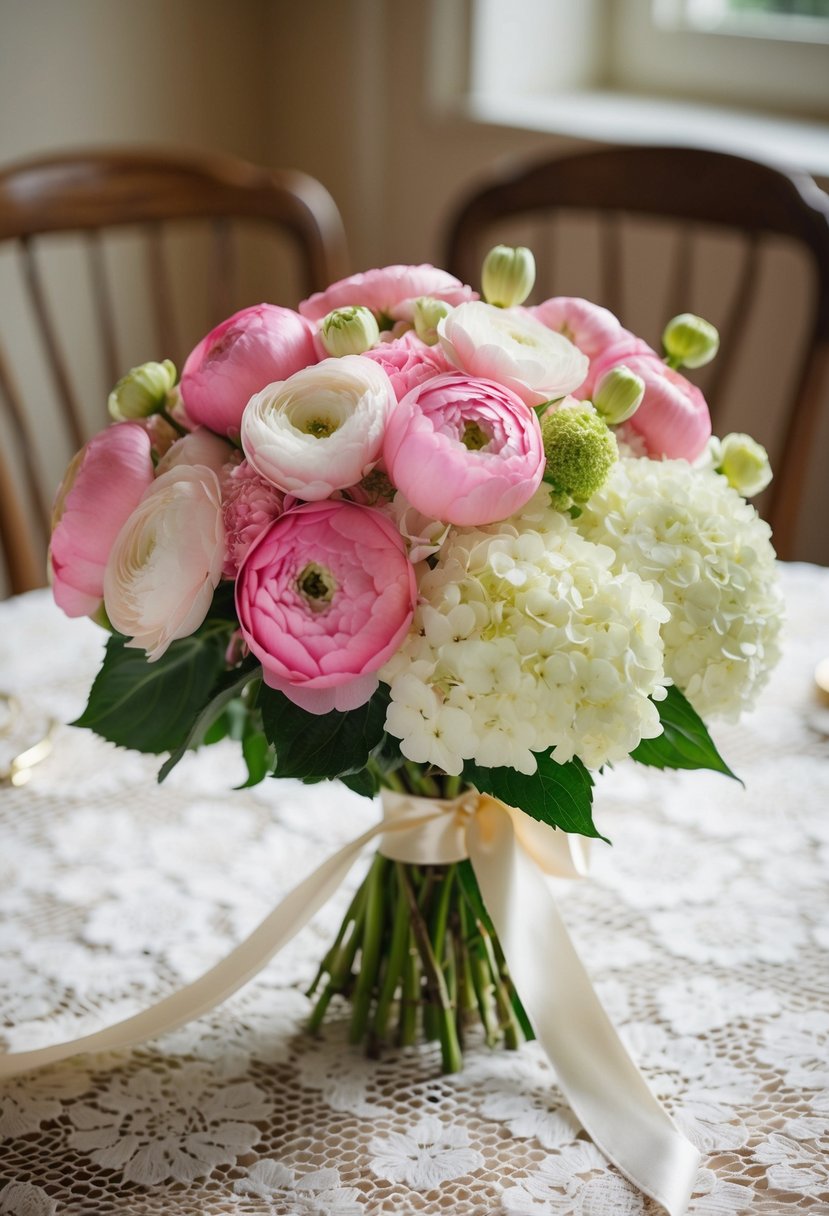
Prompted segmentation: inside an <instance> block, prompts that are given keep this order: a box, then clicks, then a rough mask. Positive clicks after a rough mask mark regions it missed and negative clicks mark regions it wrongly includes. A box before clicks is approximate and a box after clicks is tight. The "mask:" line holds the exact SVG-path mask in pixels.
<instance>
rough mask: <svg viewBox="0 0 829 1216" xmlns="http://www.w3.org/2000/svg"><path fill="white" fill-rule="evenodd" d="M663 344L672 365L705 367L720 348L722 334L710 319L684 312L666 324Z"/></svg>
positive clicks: (675, 366)
mask: <svg viewBox="0 0 829 1216" xmlns="http://www.w3.org/2000/svg"><path fill="white" fill-rule="evenodd" d="M662 345H663V346H664V348H665V354H666V355H667V356H668V363H669V364H670V366H671V367H673V368H677V367H703V366H704V365H705V364H706V363H710V362H711V360H712V359H713V358H714V355H716V353H717V351H718V350H719V347H720V335H719V334H718V333H717V331H716V329H715V328H714V326H713V325H712V324H711V322H710V321H704V320H703V318H702V317H696V316H694V314H693V313H692V312H683V313H680V315H679V316H678V317H674V318H673V320H671V321H669V322H668V324H667V325H666V326H665V332H664V333H663V335H662Z"/></svg>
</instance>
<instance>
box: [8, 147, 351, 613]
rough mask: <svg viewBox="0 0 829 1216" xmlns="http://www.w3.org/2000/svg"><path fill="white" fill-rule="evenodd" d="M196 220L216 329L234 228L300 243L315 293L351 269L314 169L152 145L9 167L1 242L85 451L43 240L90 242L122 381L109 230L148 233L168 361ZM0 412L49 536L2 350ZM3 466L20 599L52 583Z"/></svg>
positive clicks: (103, 328) (106, 350)
mask: <svg viewBox="0 0 829 1216" xmlns="http://www.w3.org/2000/svg"><path fill="white" fill-rule="evenodd" d="M195 219H204V220H208V221H210V222H211V223H210V227H211V266H210V272H211V273H210V279H211V289H210V293H211V299H210V309H211V315H212V316H214V317H215V318H216V321H218V320H220V319H221V318H222V317H224V316H227V315H228V314H229V313H230V311H231V303H230V287H231V283H232V279H233V273H234V268H235V267H234V256H233V244H232V238H231V226H232V224H233V223H234V222H238V221H240V220H242V221H248V220H252V221H258V222H262V223H264V224H267V225H271V226H274V227H275V228H277V229H279V230H281V231H282V232H284V233H285V234H286V235H287V236H288V237H289V238H291V239H292V241H293V244H294V246H295V248H296V249H297V250H298V252H299V255H300V259H301V273H302V278H303V286H304V292H305V294H310V293H311V292H313V291H320V290H322V289H323V288H324V287H326V286H327V285H328V284H329V283H331V282H332V281H333V280H335V279H338V278H341V277H342V276H343V275H344V274H346V273H347V269H348V267H347V253H346V243H345V235H344V231H343V225H342V221H341V219H340V215H339V212H338V210H337V207H336V204H335V203H334V201H333V199H332V198H331V195H330V194H329V193H328V191H327V190H326V189H325V187H324V186H322V184H321V183H320V182H318V181H316V180H315V179H314V178H312V177H309V176H307V175H306V174H304V173H300V172H296V171H291V170H273V169H265V168H261V167H259V166H255V165H252V164H249V163H247V162H246V161H241V160H236V159H234V158H231V157H228V156H218V155H212V154H199V153H177V152H169V151H165V150H151V149H147V150H135V149H112V150H98V149H89V150H83V151H78V152H65V153H61V154H59V155H52V156H44V157H39V158H37V159H34V160H28V161H24V162H19V163H16V164H12V165H9V166H8V167H6V168H4V169H2V170H0V242H10V241H14V242H15V243H16V244H17V246H18V247H19V251H20V256H21V259H22V271H23V280H24V283H25V290H26V292H27V294H28V298H29V304H30V306H31V309H32V313H33V316H34V318H35V320H36V322H37V324H38V327H39V331H40V336H41V339H42V343H43V349H44V352H45V356H46V360H47V363H48V366H49V369H50V373H51V376H52V379H53V381H54V385H55V388H56V391H57V395H58V398H59V400H60V404H61V407H62V410H63V413H64V416H65V420H66V424H67V428H68V433H69V436H70V437H71V440H72V442H73V445H74V447H76V448H79V447H81V445H82V444H83V442H84V441H85V439H86V438H88V436H87V435H86V434H85V428H84V424H83V420H82V414H81V410H80V407H79V402H78V399H77V395H76V393H75V390H74V388H73V385H72V382H71V378H70V375H69V370H68V366H67V363H66V360H65V358H64V356H63V353H62V351H61V347H60V343H59V340H58V336H57V330H56V326H55V323H54V319H53V315H52V313H51V312H50V308H49V303H48V298H47V292H46V288H45V284H44V280H43V276H42V273H41V270H40V267H39V265H38V260H37V257H36V249H35V246H36V238H37V237H39V236H42V235H44V234H46V233H79V234H82V235H83V237H84V241H85V244H86V252H87V256H88V262H89V272H90V282H91V285H92V298H93V307H94V310H95V317H96V322H97V325H98V329H99V339H100V345H101V352H102V357H103V360H104V368H105V371H106V378H107V382H108V383H111V384H114V383H115V382H116V380H117V379H118V378H119V376H120V375H122V374H123V372H124V370H125V369H123V368H122V367H121V366H120V364H119V360H118V351H117V344H116V335H115V329H114V325H113V311H112V298H113V297H112V291H111V285H110V282H109V280H108V277H107V272H106V265H105V260H104V254H103V244H102V233H103V232H104V230H111V229H113V228H117V227H126V226H138V227H140V228H142V229H143V230H144V231H145V232H146V235H147V252H148V258H149V270H150V282H151V284H152V293H153V298H152V301H151V303H152V307H153V313H154V323H155V328H156V332H157V338H158V349H159V350H160V351H163V352H165V354H168V353H171V352H176V351H177V350H178V343H177V340H176V328H175V319H174V315H173V308H172V297H171V290H170V276H169V270H168V267H167V263H166V260H165V251H164V245H163V240H162V231H163V229H164V227H165V226H166V225H167V224H168V223H169V222H170V221H178V220H195ZM0 406H5V410H6V416H7V419H8V421H9V424H10V426H11V428H12V433H13V434H14V436H15V441H16V442H17V444H18V446H19V450H20V452H21V453H22V456H23V465H24V467H23V469H22V470H21V472H22V475H23V483H24V485H25V488H26V492H27V493H28V495H29V497H30V499H31V502H32V504H33V506H34V508H35V513H36V515H37V517H38V526H39V529H40V530H41V532H43V533H44V535H45V536H46V537H48V530H49V504H48V502H47V501H45V496H44V494H43V490H42V487H41V486H40V482H39V479H38V475H37V471H36V467H35V462H34V458H33V454H32V443H31V434H30V430H29V427H28V425H27V422H26V418H27V414H26V411H25V409H24V405H23V397H22V394H21V392H20V390H19V388H18V386H17V384H16V382H15V379H14V376H13V373H12V369H11V366H10V365H9V363H8V361H7V360H6V359H5V358H4V356H3V353H2V350H0ZM2 464H3V454H2V452H0V545H1V546H2V548H3V550H4V552H5V554H6V559H7V567H8V575H9V581H10V585H11V589H12V591H13V592H15V593H16V592H20V591H24V590H28V589H29V588H31V587H36V586H40V585H42V583H43V581H44V578H45V572H44V570H43V564H42V561H39V560H38V557H37V549H38V546H37V544H36V543H35V542H34V540H33V539H32V536H31V530H30V529H29V528H27V527H26V522H27V519H26V517H27V512H26V509H25V508H24V507H23V505H22V504H21V502H20V501H19V497H18V496H17V495H16V494H15V491H14V489H13V485H12V480H11V477H10V475H9V472H8V470H4V469H3V468H2ZM27 538H28V539H27Z"/></svg>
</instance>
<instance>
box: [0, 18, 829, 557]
mask: <svg viewBox="0 0 829 1216" xmlns="http://www.w3.org/2000/svg"><path fill="white" fill-rule="evenodd" d="M434 6H437V7H438V9H439V10H440V11H441V15H442V16H443V17H444V18H446V16H447V13H451V15H457V16H459V17H460V18H462V17H463V13H464V9H465V7H466V0H434ZM432 11H433V5H432V4H430V3H428V2H427V0H418V2H417V3H414V4H412V3H409V2H404V0H303V2H302V3H301V4H300V3H296V2H295V0H0V162H6V161H8V160H10V159H12V158H15V157H19V156H24V155H29V154H33V153H37V152H41V151H48V150H53V149H55V148H61V147H71V146H78V145H84V144H112V143H131V142H136V143H143V144H147V143H150V144H163V145H171V146H176V145H178V146H182V145H189V146H193V147H201V148H207V149H216V150H220V151H228V152H232V153H236V154H239V155H242V156H245V157H248V158H250V159H252V160H256V161H259V162H261V163H263V164H269V165H275V166H292V167H296V168H300V169H304V170H305V171H307V172H309V173H311V174H313V175H314V176H316V177H318V178H319V179H320V180H321V181H322V182H323V183H324V184H325V185H326V186H327V187H328V189H329V190H330V191H331V193H332V194H333V196H334V198H335V200H336V201H337V203H338V205H339V207H340V209H341V211H342V214H343V218H344V220H345V224H346V231H347V233H348V235H349V243H350V247H351V255H352V257H351V260H352V265H353V268H354V269H363V268H366V267H367V266H371V265H378V264H383V263H386V262H397V261H400V262H409V261H411V262H417V261H439V260H440V258H441V256H442V236H443V231H444V225H445V222H446V217H447V215H448V214H449V212H450V210H451V208H452V206H453V205H454V204H455V203H456V201H457V200H458V198H459V197H460V196H461V194H462V193H463V192H464V191H465V189H466V188H467V187H468V185H469V183H470V182H471V181H473V180H474V178H475V177H476V176H477V175H478V174H480V173H481V172H482V171H483V170H484V169H485V168H486V167H487V166H489V165H491V164H492V162H493V161H495V160H497V159H498V158H502V157H512V156H519V155H521V154H525V153H531V152H535V151H541V150H548V151H549V150H552V149H555V148H566V147H574V146H576V145H575V144H574V142H573V141H571V140H567V139H564V138H561V137H553V136H545V135H540V134H538V133H535V134H533V133H529V132H522V131H517V130H515V131H513V130H509V129H507V128H496V127H485V126H481V125H473V124H470V123H467V122H465V121H463V120H461V119H460V118H457V117H452V116H450V115H448V114H447V113H446V112H443V113H441V112H440V110H439V109H438V108H437V107H436V106H435V105H434V104H433V103H432V102H431V101H430V100H429V98H428V97H427V89H426V82H427V79H428V76H429V60H430V56H429V51H430V45H429V38H430V30H431V28H432V26H431V17H432ZM2 270H3V266H2V262H1V261H0V308H2V312H3V316H4V321H3V333H4V337H6V335H7V333H8V329H9V322H10V321H11V329H12V332H13V334H14V326H15V323H16V320H15V317H14V316H13V314H14V311H15V309H14V305H13V302H12V298H11V295H10V294H9V293H10V291H11V288H10V287H7V286H4V280H3V278H2ZM64 287H65V291H64V298H65V299H66V298H68V299H69V300H70V303H71V290H70V291H69V292H68V295H67V291H66V285H64ZM19 345H21V346H22V345H24V344H23V343H20V344H19ZM31 381H32V383H34V384H35V385H38V386H39V389H40V391H39V392H38V393H36V394H35V397H36V398H37V399H38V401H40V400H41V397H42V395H43V394H45V393H46V392H47V389H48V386H47V385H46V384H45V383H44V382H43V372H42V369H40V371H39V372H38V369H36V368H35V369H32V370H31ZM824 415H825V418H824V427H823V432H822V435H821V437H820V446H819V451H824V452H825V451H827V450H829V408H827V409H826V410H824ZM64 459H65V454H64V453H63V452H62V451H58V450H57V448H56V450H55V451H54V453H53V454H52V455H51V456H50V457H48V458H47V461H46V464H47V475H48V476H49V477H52V478H53V479H54V478H56V477H57V476H58V475H59V471H60V468H61V466H62V463H63V460H64ZM807 477H808V479H809V485H810V490H809V494H810V506H809V509H808V511H807V513H806V515H805V517H804V522H803V526H802V528H801V554H802V556H803V557H806V558H810V559H812V560H822V561H824V562H827V563H829V539H827V536H826V535H825V533H827V529H826V528H825V526H824V521H825V520H826V519H827V516H829V494H828V493H827V490H826V489H825V487H824V484H823V483H824V477H823V471H822V466H821V464H820V462H819V459H818V456H817V455H816V458H815V460H814V461H813V467H812V468H811V469H810V470H809V471H808V473H807Z"/></svg>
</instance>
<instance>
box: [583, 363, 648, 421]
mask: <svg viewBox="0 0 829 1216" xmlns="http://www.w3.org/2000/svg"><path fill="white" fill-rule="evenodd" d="M644 395H645V381H644V380H643V379H642V377H641V376H637V375H636V373H635V372H632V371H631V370H630V368H629V367H625V365H624V363H620V364H619V366H618V367H612V368H611V369H610V371H609V372H605V374H604V375H603V376H602V377H601V379H600V380H599V382H598V384H597V385H596V388H595V389H594V391H593V404H594V406H595V407H596V410H597V411H598V413H600V414H601V416H602V418H604V420H605V422H606V423H607V424H608V426H618V425H619V423H620V422H626V421H627V419H628V418H630V417H631V415H632V414H635V413H636V411H637V410H638V409H639V406H640V405H641V404H642V398H643V397H644Z"/></svg>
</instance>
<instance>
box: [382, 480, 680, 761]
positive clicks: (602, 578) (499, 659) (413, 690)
mask: <svg viewBox="0 0 829 1216" xmlns="http://www.w3.org/2000/svg"><path fill="white" fill-rule="evenodd" d="M548 499H549V494H548V491H547V490H546V489H544V490H541V491H540V492H539V493H538V494H537V495H536V496H535V497H534V498H533V499H532V500H531V501H530V502H529V503H528V504H527V506H526V507H525V508H524V509H523V511H522V512H521V514H520V515H518V516H513V517H512V518H511V519H509V520H506V521H504V522H503V523H499V524H492V525H490V526H486V527H480V528H464V529H461V528H452V529H450V531H449V534H448V536H447V538H446V540H445V542H444V544H443V546H442V548H441V550H440V554H439V557H438V560H437V564H436V565H435V566H434V568H433V569H428V568H424V569H423V573H422V575H421V577H420V579H419V591H420V602H419V606H418V608H417V610H416V612H415V617H414V621H413V624H412V628H411V631H410V633H409V635H408V637H407V639H406V641H405V642H404V644H403V646H402V647H401V649H400V650H399V651H398V653H397V654H396V655H395V656H394V657H393V658H392V659H391V660H390V661H389V663H388V664H387V665H386V666H385V667H384V668H383V670H382V671H381V672H380V675H381V678H382V679H383V680H385V681H386V682H387V683H388V684H389V685H390V686H391V704H390V706H389V710H388V716H387V719H386V728H387V729H388V730H389V731H390V732H391V734H393V735H395V736H396V738H398V739H399V740H400V750H401V751H402V753H403V755H404V756H407V757H408V758H409V759H410V760H414V761H417V762H419V763H422V764H434V765H436V766H437V767H439V768H440V769H442V770H443V771H444V772H446V773H450V774H454V773H459V772H461V770H462V768H463V762H464V760H474V761H475V762H476V763H477V764H480V765H484V766H487V767H498V766H501V765H504V766H507V767H511V768H515V769H517V770H518V771H519V772H522V773H528V774H531V773H534V772H535V771H536V760H535V756H534V755H533V753H534V752H543V751H549V750H550V749H551V748H555V759H556V760H558V761H559V762H561V763H563V762H564V761H566V760H569V759H571V758H572V757H573V756H578V757H580V758H581V759H582V760H583V761H584V763H585V764H586V765H588V767H590V768H598V767H600V766H601V765H602V764H604V763H606V762H607V761H609V760H617V759H621V758H622V757H623V756H626V755H627V754H628V753H629V752H630V751H632V750H633V748H635V747H636V746H637V744H638V743H639V741H640V740H641V739H642V738H653V737H654V736H656V735H658V734H659V733H660V730H661V727H660V723H659V714H658V711H657V709H656V707H655V706H654V704H653V702H652V701H651V700H649V697H650V696H651V695H652V694H653V695H655V696H656V697H657V698H658V697H659V696H660V694H661V692H662V687H663V685H664V683H665V679H664V672H663V665H662V642H661V639H660V626H661V625H662V624H663V622H665V621H666V620H667V613H666V612H665V610H664V608H663V607H662V604H661V602H660V597H659V591H658V588H657V587H656V586H655V585H654V584H653V583H649V582H644V581H643V580H642V579H641V578H640V577H639V576H638V575H637V574H633V573H627V572H624V573H621V574H617V573H614V572H613V570H612V569H611V566H612V562H613V553H612V551H611V550H609V549H607V548H606V547H604V546H598V545H594V544H591V543H589V542H588V541H586V540H584V539H583V538H582V537H581V536H580V535H579V533H578V532H577V530H576V529H575V527H574V526H573V524H572V522H571V521H570V519H569V517H566V516H564V515H562V514H561V513H560V512H558V511H555V510H553V509H552V508H551V507H550V506H549V505H548ZM662 695H664V694H662Z"/></svg>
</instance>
